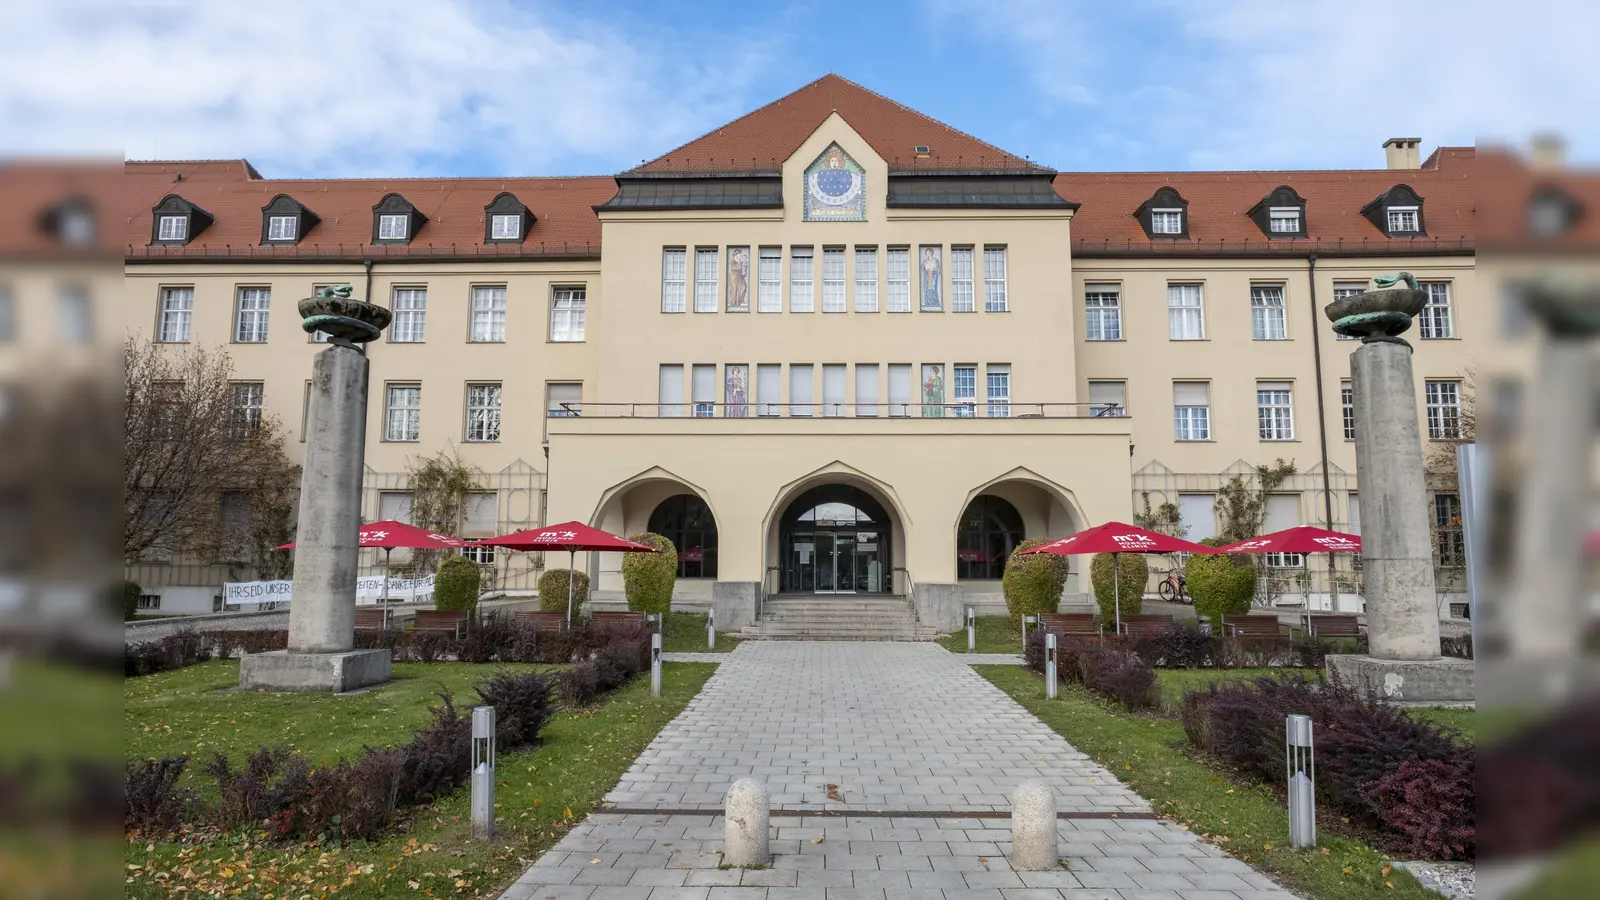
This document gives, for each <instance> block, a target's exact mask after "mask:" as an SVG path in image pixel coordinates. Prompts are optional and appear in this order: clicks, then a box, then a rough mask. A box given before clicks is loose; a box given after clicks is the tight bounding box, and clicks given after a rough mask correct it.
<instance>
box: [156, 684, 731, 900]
mask: <svg viewBox="0 0 1600 900" xmlns="http://www.w3.org/2000/svg"><path fill="white" fill-rule="evenodd" d="M230 665H231V669H230V668H229V667H230ZM237 666H238V664H237V663H236V662H235V663H232V664H229V663H214V664H208V665H205V666H197V667H194V668H191V669H187V670H184V671H182V672H174V673H170V674H168V675H153V676H147V677H146V678H135V679H129V680H128V707H129V713H128V726H129V727H128V735H127V736H128V751H127V752H128V756H129V758H137V757H140V756H145V755H153V754H154V753H157V752H174V751H177V750H184V749H194V748H195V747H196V746H198V745H202V744H203V745H204V746H203V747H202V748H201V749H206V748H209V747H217V746H220V747H224V748H226V749H227V750H229V751H230V752H242V751H243V749H244V748H245V747H252V748H253V747H255V746H259V745H260V744H261V743H264V742H265V743H276V744H295V745H298V746H299V748H300V749H301V750H302V751H303V752H306V753H308V754H318V755H319V757H320V756H324V755H326V754H331V753H335V752H346V753H348V752H352V750H354V749H359V747H360V745H361V744H363V743H367V744H373V745H380V744H395V743H399V742H402V741H404V740H406V739H408V738H409V736H410V731H411V729H412V728H414V727H415V726H416V725H418V724H421V723H422V722H423V721H425V718H426V716H427V712H426V706H427V704H428V703H429V702H430V700H429V696H430V694H429V692H430V690H431V689H432V688H433V687H435V686H437V685H438V684H439V683H441V682H443V683H444V684H446V685H449V686H451V687H452V689H455V690H456V692H457V696H459V697H462V698H463V699H465V697H466V695H468V694H469V693H470V691H469V690H468V689H467V686H468V685H470V684H471V683H472V682H473V681H476V680H478V679H480V678H482V677H483V676H484V675H485V674H486V673H488V672H490V671H493V670H496V669H500V668H509V669H515V668H521V669H527V668H529V667H526V666H522V667H517V666H468V665H461V664H455V663H432V664H411V665H396V666H395V667H394V668H395V675H396V677H397V679H398V680H397V682H396V683H394V684H391V685H389V686H387V687H385V688H382V689H379V690H376V691H371V692H368V693H366V694H362V695H359V696H355V697H333V696H327V695H315V696H303V697H302V696H289V697H283V696H278V695H268V694H244V693H238V692H232V693H216V692H215V689H216V688H220V687H225V686H227V685H230V684H232V683H234V682H235V681H236V680H237ZM715 669H716V666H715V665H713V664H709V663H668V664H667V665H666V666H665V668H664V672H663V676H662V697H661V699H659V700H658V699H655V698H652V697H651V696H650V681H649V678H647V677H640V678H637V679H635V680H634V682H633V683H632V684H630V685H628V686H627V687H624V688H622V689H621V690H619V691H617V692H616V693H615V694H613V695H612V696H611V698H610V699H609V700H606V701H602V702H601V703H599V704H597V705H596V706H594V707H592V708H589V709H584V710H577V711H567V710H563V711H561V712H559V713H558V714H557V715H555V716H554V717H553V718H552V719H551V720H550V723H549V724H548V725H546V726H545V729H544V733H543V741H544V742H543V744H542V745H541V746H540V747H538V748H535V749H531V750H525V751H521V752H518V753H514V754H509V755H506V756H502V757H501V758H500V760H499V765H498V767H497V772H498V775H499V777H498V779H497V781H496V785H497V786H496V801H497V803H496V806H497V808H498V810H499V813H498V822H497V825H496V830H497V833H496V836H495V839H494V840H493V841H492V842H487V843H477V842H473V841H471V840H470V834H471V825H470V822H469V821H468V812H469V806H470V797H469V796H468V792H467V791H466V789H465V788H462V789H460V790H458V791H457V792H456V793H455V794H454V795H453V796H451V797H450V798H449V799H447V800H445V801H442V802H440V803H437V804H435V805H433V806H431V807H426V808H423V809H420V810H418V811H416V814H415V815H414V817H413V818H412V819H411V821H410V824H409V826H408V827H407V829H406V830H405V831H404V832H403V833H401V834H399V835H396V836H394V837H391V838H388V839H385V840H383V841H379V842H375V843H370V844H352V845H350V846H347V847H324V846H319V845H316V844H305V845H298V846H291V847H281V846H274V845H270V844H265V843H262V842H260V841H259V840H258V839H257V838H256V837H255V836H252V835H244V834H234V835H226V836H223V837H220V838H218V837H214V836H213V837H211V838H210V839H208V840H205V841H192V842H185V843H161V844H154V845H148V844H145V843H130V844H128V845H127V847H126V850H125V854H124V856H125V862H126V864H127V866H128V867H129V868H128V871H127V884H126V885H125V888H126V896H128V897H135V898H158V897H168V896H172V895H173V894H174V893H176V890H175V887H174V886H178V885H181V886H183V887H185V888H187V895H188V896H198V895H205V894H208V893H211V892H216V893H217V894H218V895H219V896H220V895H221V894H223V893H226V895H227V896H230V897H231V896H239V897H246V898H259V900H266V898H269V897H270V898H273V900H277V898H284V897H293V898H299V897H313V898H318V900H321V898H325V897H327V896H330V895H332V894H333V893H334V892H337V893H338V896H339V897H340V898H341V900H342V898H346V897H391V896H432V897H479V896H483V897H492V896H496V895H497V894H498V893H499V891H500V890H502V889H504V888H505V887H506V886H507V885H508V884H510V883H511V882H512V881H514V880H516V878H517V877H519V876H520V875H521V874H522V872H523V870H524V869H525V868H526V867H527V866H528V865H530V864H531V863H532V862H533V860H534V859H536V858H537V857H538V856H539V854H540V853H542V852H543V851H545V850H546V849H548V848H549V847H550V846H552V845H553V844H554V843H555V842H556V841H557V840H559V839H560V837H561V835H562V834H563V833H564V832H565V831H566V830H567V829H568V828H570V827H571V826H572V825H574V824H575V823H577V822H578V821H580V820H581V819H582V818H583V816H584V815H586V814H587V813H588V812H589V811H590V810H591V809H593V808H594V806H595V804H596V803H598V802H599V800H600V798H601V797H603V796H604V795H605V793H606V791H608V790H610V789H611V788H612V787H613V786H614V785H615V784H616V782H617V779H618V778H619V777H620V776H621V774H622V773H623V772H624V771H625V770H626V769H627V767H628V766H629V765H630V764H631V763H632V762H633V760H634V758H635V757H637V756H638V755H639V753H640V752H641V751H642V750H643V749H644V748H645V746H646V745H647V744H648V743H649V742H650V740H651V739H652V738H653V737H655V735H656V733H657V732H658V731H660V730H661V728H662V727H663V726H664V725H666V723H667V722H669V721H671V720H672V718H673V717H674V716H676V715H677V714H678V713H679V712H680V711H682V709H683V708H684V707H685V706H686V705H687V704H688V702H689V700H690V699H692V698H693V697H694V695H695V694H696V693H698V692H699V691H700V688H701V686H702V685H704V684H705V681H706V679H707V678H709V677H711V673H712V672H713V671H714V670H715ZM197 670H198V671H197ZM158 679H159V681H158ZM341 704H347V705H349V706H341ZM349 707H359V708H360V709H363V710H365V712H364V714H358V713H357V712H352V710H351V709H350V708H349ZM380 718H381V719H393V720H396V721H395V722H394V723H393V724H389V723H379V722H376V721H370V720H372V719H380ZM230 722H231V723H232V724H230ZM168 727H171V731H170V732H169V731H168ZM146 728H149V731H146V730H145V729H146ZM353 729H359V731H358V732H357V733H354V734H348V733H344V732H349V731H351V730H353ZM241 733H242V734H245V735H248V737H244V736H241ZM275 736H281V737H280V738H279V739H277V740H274V739H273V738H274V737H275Z"/></svg>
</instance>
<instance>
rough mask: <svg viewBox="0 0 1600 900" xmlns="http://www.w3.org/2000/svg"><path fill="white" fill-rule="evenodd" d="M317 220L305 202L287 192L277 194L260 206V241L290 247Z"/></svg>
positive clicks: (298, 241) (314, 224)
mask: <svg viewBox="0 0 1600 900" xmlns="http://www.w3.org/2000/svg"><path fill="white" fill-rule="evenodd" d="M319 221H320V219H318V218H317V214H316V213H314V212H312V211H311V210H310V209H308V208H306V206H305V204H303V203H301V202H300V201H298V200H296V199H294V198H293V197H290V196H289V195H288V194H279V195H278V196H276V197H274V198H272V200H271V202H269V203H268V204H267V205H266V206H263V207H262V208H261V243H262V244H264V245H270V246H281V247H292V246H294V245H296V244H298V243H300V241H301V239H303V238H304V237H305V235H306V232H308V231H310V230H311V229H312V228H314V227H316V224H317V223H318V222H319Z"/></svg>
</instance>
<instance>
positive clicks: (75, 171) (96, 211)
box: [0, 160, 154, 259]
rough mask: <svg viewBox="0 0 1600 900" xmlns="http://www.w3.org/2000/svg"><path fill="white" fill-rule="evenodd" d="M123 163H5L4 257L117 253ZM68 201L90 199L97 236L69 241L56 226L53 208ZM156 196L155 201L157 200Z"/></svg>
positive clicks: (0, 250)
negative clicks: (83, 241) (80, 242)
mask: <svg viewBox="0 0 1600 900" xmlns="http://www.w3.org/2000/svg"><path fill="white" fill-rule="evenodd" d="M122 190H123V185H122V175H121V167H120V166H118V165H117V163H116V162H115V161H111V160H107V161H105V162H53V161H43V160H14V161H11V162H4V163H0V198H4V200H5V202H4V209H0V258H5V257H10V258H22V259H44V258H65V259H78V258H98V259H116V258H117V256H118V254H119V251H120V250H121V245H122V221H121V218H122V217H121V204H122V203H123V193H122ZM67 201H75V202H79V203H82V204H84V205H86V206H87V207H88V208H89V210H90V212H91V214H92V215H93V216H94V237H93V240H92V241H91V242H90V243H89V244H87V245H84V246H71V245H69V244H67V243H66V242H65V241H64V240H63V239H62V237H61V235H60V234H59V233H58V232H55V231H53V230H52V229H51V227H50V224H49V221H48V220H49V217H50V214H51V212H52V210H54V209H56V208H58V207H60V206H61V204H63V203H64V202H67ZM152 202H154V201H152Z"/></svg>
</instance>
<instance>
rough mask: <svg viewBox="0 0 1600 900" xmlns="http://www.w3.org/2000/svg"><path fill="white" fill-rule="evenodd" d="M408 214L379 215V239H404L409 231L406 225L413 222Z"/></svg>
mask: <svg viewBox="0 0 1600 900" xmlns="http://www.w3.org/2000/svg"><path fill="white" fill-rule="evenodd" d="M410 218H411V217H410V216H406V215H384V216H379V217H378V240H380V241H403V240H405V239H406V235H407V233H408V231H409V229H407V227H406V226H408V225H410V224H411V223H410V222H408V221H407V220H408V219H410Z"/></svg>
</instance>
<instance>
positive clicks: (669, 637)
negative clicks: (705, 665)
mask: <svg viewBox="0 0 1600 900" xmlns="http://www.w3.org/2000/svg"><path fill="white" fill-rule="evenodd" d="M737 646H739V639H738V638H736V637H734V636H732V635H730V634H728V633H727V632H725V631H723V630H722V628H721V627H720V626H719V627H718V628H717V646H716V648H715V649H711V650H708V649H707V648H706V617H705V616H704V615H702V614H700V613H689V612H669V613H667V621H666V626H665V627H664V628H663V629H662V631H661V649H662V650H664V651H665V652H667V653H727V652H728V651H729V650H732V649H733V648H735V647H737Z"/></svg>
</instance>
